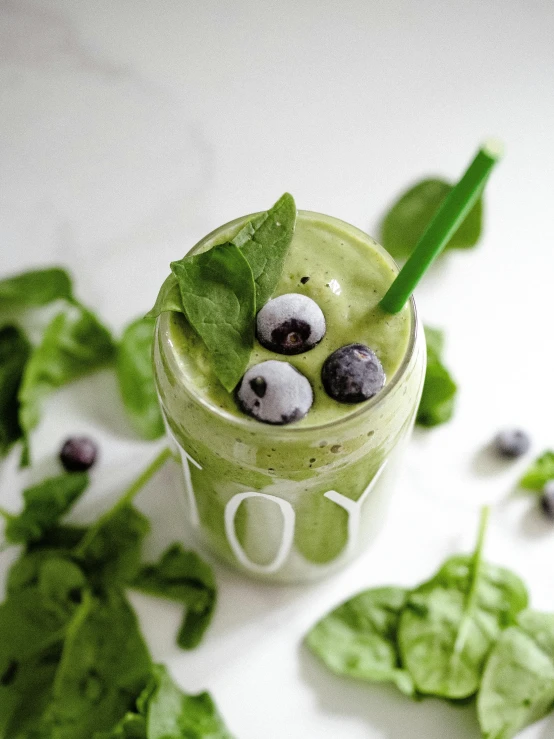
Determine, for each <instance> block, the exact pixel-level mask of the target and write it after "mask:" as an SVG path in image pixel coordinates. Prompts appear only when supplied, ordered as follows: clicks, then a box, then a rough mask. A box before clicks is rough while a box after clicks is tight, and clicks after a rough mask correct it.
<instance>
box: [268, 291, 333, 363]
mask: <svg viewBox="0 0 554 739" xmlns="http://www.w3.org/2000/svg"><path fill="white" fill-rule="evenodd" d="M325 329H326V326H325V317H324V315H323V311H322V310H321V308H320V307H319V305H318V304H317V303H316V302H315V301H314V300H312V299H311V298H309V297H308V296H307V295H301V294H300V293H287V294H286V295H280V296H279V297H278V298H273V300H270V301H268V302H267V303H266V304H265V305H264V307H263V308H262V309H261V310H260V312H259V313H258V317H257V319H256V334H257V337H258V341H259V342H260V344H262V346H265V348H266V349H270V350H271V351H273V352H277V353H278V354H301V353H302V352H305V351H308V349H313V347H314V346H315V345H316V344H318V343H319V342H320V341H321V339H322V338H323V337H324V336H325Z"/></svg>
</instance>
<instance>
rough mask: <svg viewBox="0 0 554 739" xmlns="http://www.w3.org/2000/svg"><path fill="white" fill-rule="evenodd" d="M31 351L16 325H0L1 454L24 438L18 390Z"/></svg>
mask: <svg viewBox="0 0 554 739" xmlns="http://www.w3.org/2000/svg"><path fill="white" fill-rule="evenodd" d="M1 284H2V283H0V286H1ZM30 352H31V346H30V344H29V342H28V341H27V339H26V337H25V335H24V334H23V333H22V332H21V331H20V330H19V329H18V328H17V327H16V326H4V327H3V328H0V456H2V455H3V454H6V452H7V451H8V450H9V448H10V447H11V445H12V444H13V443H14V442H16V441H17V440H18V439H20V438H21V427H20V426H19V401H18V399H17V393H18V391H19V386H20V384H21V379H22V377H23V370H24V369H25V364H26V363H27V360H28V358H29V354H30Z"/></svg>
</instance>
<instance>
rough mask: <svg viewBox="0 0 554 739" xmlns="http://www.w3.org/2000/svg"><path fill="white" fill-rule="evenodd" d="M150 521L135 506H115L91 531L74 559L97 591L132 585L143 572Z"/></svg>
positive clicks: (77, 549) (82, 541) (74, 551)
mask: <svg viewBox="0 0 554 739" xmlns="http://www.w3.org/2000/svg"><path fill="white" fill-rule="evenodd" d="M149 531H150V524H149V522H148V519H147V518H146V517H145V516H144V515H143V514H142V513H140V512H139V511H137V509H136V508H134V507H133V506H132V505H124V506H121V507H118V506H115V507H114V508H113V509H112V510H111V511H108V513H107V514H104V516H102V518H101V519H99V521H98V523H97V524H96V525H94V526H93V527H91V528H90V529H89V530H88V532H87V534H86V536H85V537H84V538H83V539H82V540H81V541H80V542H79V544H77V547H76V548H75V549H74V550H73V556H74V557H75V558H76V559H77V561H78V562H80V563H81V566H82V567H83V570H84V571H85V572H86V573H87V575H88V577H89V578H90V579H91V580H92V581H93V582H94V583H95V584H96V585H97V586H98V587H113V586H114V585H116V584H118V585H123V584H125V583H128V582H130V581H131V580H133V578H134V577H135V576H136V575H137V573H138V571H139V569H140V554H141V549H142V542H143V540H144V537H145V536H146V534H147V533H148V532H149Z"/></svg>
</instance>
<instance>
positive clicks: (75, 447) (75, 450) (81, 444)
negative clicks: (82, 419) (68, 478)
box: [60, 436, 98, 472]
mask: <svg viewBox="0 0 554 739" xmlns="http://www.w3.org/2000/svg"><path fill="white" fill-rule="evenodd" d="M97 454H98V447H97V446H96V444H95V443H94V441H92V439H89V438H88V437H86V436H74V437H72V438H71V439H68V440H67V441H66V442H65V443H64V445H63V446H62V448H61V451H60V461H61V463H62V465H63V467H64V469H65V470H67V472H86V470H88V469H90V468H91V467H92V465H93V464H94V463H95V461H96V455H97Z"/></svg>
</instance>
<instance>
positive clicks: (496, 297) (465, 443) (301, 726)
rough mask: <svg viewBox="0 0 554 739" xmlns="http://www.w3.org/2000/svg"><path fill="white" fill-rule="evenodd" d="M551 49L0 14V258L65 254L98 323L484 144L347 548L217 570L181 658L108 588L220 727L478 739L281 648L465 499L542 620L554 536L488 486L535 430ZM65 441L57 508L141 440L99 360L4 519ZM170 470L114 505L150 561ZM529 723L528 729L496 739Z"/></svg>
mask: <svg viewBox="0 0 554 739" xmlns="http://www.w3.org/2000/svg"><path fill="white" fill-rule="evenodd" d="M553 38H554V6H553V4H552V2H551V0H526V1H523V0H520V1H519V2H518V1H517V0H503V1H502V0H465V1H464V2H457V3H445V2H444V0H441V1H440V2H439V0H419V1H418V2H409V1H408V0H365V1H364V0H356V1H355V0H346V1H344V0H343V1H342V2H336V0H335V1H334V2H330V1H329V0H319V1H318V2H316V1H315V0H281V1H280V2H278V3H269V2H265V1H264V0H250V2H248V1H246V0H241V1H240V2H235V3H233V2H223V1H220V2H215V1H214V0H203V1H202V2H199V1H198V0H197V1H195V2H193V1H192V0H188V1H184V0H183V1H182V2H178V0H158V1H157V2H148V1H147V0H118V1H117V2H114V1H113V0H87V2H79V1H78V0H57V1H56V0H50V1H42V2H41V1H34V2H33V1H29V0H11V1H10V0H2V2H0V162H1V166H0V245H1V246H0V250H1V261H0V271H1V273H2V275H4V274H5V275H7V274H10V273H12V272H15V271H17V270H22V269H25V268H27V267H31V266H36V265H37V264H51V263H54V262H55V263H59V264H63V265H67V266H68V267H69V268H70V269H71V271H72V272H73V273H74V275H75V279H76V284H77V293H78V295H79V296H80V297H81V298H82V299H83V301H85V302H86V303H87V304H89V305H90V306H91V307H93V308H95V309H96V310H97V311H98V312H99V313H100V315H101V316H102V317H103V319H104V320H105V321H106V322H108V323H109V324H110V325H111V326H112V327H113V328H114V330H115V331H119V330H120V329H121V328H122V326H123V325H124V324H126V323H127V322H128V321H129V320H130V319H132V318H134V317H135V316H137V315H138V314H140V313H142V312H144V311H145V310H146V309H148V308H149V307H150V305H151V304H152V303H153V300H154V298H155V295H156V293H157V289H158V287H159V285H160V283H161V281H162V279H163V278H164V277H165V275H166V273H167V271H168V263H169V261H170V260H172V259H176V258H179V257H180V256H182V255H183V253H184V252H185V251H187V250H188V248H189V247H190V246H191V245H192V244H194V243H195V242H196V241H197V240H198V239H199V238H200V237H202V236H203V235H204V234H206V233H207V232H208V231H210V230H212V229H213V228H215V227H216V226H218V225H220V224H221V223H224V222H225V221H228V220H230V219H231V218H234V217H236V216H239V215H242V214H243V213H248V212H252V211H255V210H260V209H264V208H266V207H267V206H268V205H270V204H271V203H272V202H274V201H275V200H276V199H277V198H278V197H279V196H280V195H281V193H282V192H283V191H284V190H289V191H290V192H292V193H293V194H294V196H295V198H296V200H297V203H298V206H299V207H300V208H305V209H311V210H318V211H322V212H324V213H329V214H332V215H334V216H337V217H339V218H343V219H344V220H347V221H350V222H351V223H353V224H355V225H357V226H359V227H360V228H362V229H365V230H368V231H369V232H370V233H373V234H375V235H378V232H377V226H378V222H379V218H380V215H381V214H382V213H383V212H384V210H385V209H386V208H387V206H388V204H389V203H390V201H391V199H393V198H394V197H395V196H396V195H397V194H398V193H399V191H400V190H402V189H404V188H405V187H406V186H407V185H408V184H410V183H411V182H412V181H414V180H416V179H418V178H420V177H423V176H425V175H428V174H439V175H443V176H445V177H447V178H451V179H453V180H454V179H456V178H457V177H458V176H459V175H460V174H461V172H462V171H463V169H464V168H465V166H466V165H467V163H468V162H469V160H470V158H471V157H472V156H473V154H474V151H475V149H476V147H477V145H478V143H479V142H480V141H481V140H482V139H483V138H485V137H486V136H489V135H495V136H498V137H500V138H502V139H503V140H504V141H505V144H506V157H505V159H504V161H503V162H502V163H501V164H500V165H499V166H498V167H497V168H496V170H495V171H494V173H493V175H492V178H491V181H490V185H489V187H488V190H487V203H486V229H485V234H484V238H483V240H482V243H481V244H480V246H479V247H478V249H476V250H474V251H471V252H462V253H455V254H449V255H447V256H446V257H445V258H444V259H443V260H442V261H441V263H440V265H439V266H437V267H435V268H434V269H433V270H432V273H431V274H430V275H429V276H428V277H427V279H426V281H425V284H424V285H423V286H421V287H420V289H419V290H418V293H417V301H418V306H419V310H420V313H421V314H422V316H423V319H424V321H425V322H427V323H430V324H432V325H436V326H439V327H443V328H445V329H446V331H447V342H448V346H447V361H448V364H449V365H450V366H451V368H452V370H453V372H454V374H455V376H456V378H457V380H458V381H459V385H460V393H459V398H458V408H457V412H456V416H455V419H454V420H453V421H452V422H451V423H450V424H449V425H447V426H444V427H441V428H438V429H436V430H433V431H429V432H418V433H417V434H416V437H415V438H414V440H413V442H412V444H411V448H410V450H409V453H408V455H407V459H406V464H405V467H404V471H403V475H402V478H401V480H400V484H399V486H398V489H397V492H396V494H395V496H394V498H393V501H392V504H391V511H390V515H389V518H388V520H387V524H386V527H385V529H384V530H383V532H382V533H381V535H380V537H379V538H378V540H377V541H376V543H375V544H374V545H373V546H372V547H371V549H370V550H369V551H368V552H367V555H365V556H364V557H363V558H362V559H361V560H359V561H358V562H357V563H355V564H354V565H352V566H351V567H350V568H349V569H347V570H346V571H344V572H343V573H341V574H340V575H338V576H336V577H334V578H333V579H331V580H329V581H327V582H324V583H320V584H318V585H316V586H312V587H301V588H276V587H269V586H262V585H259V584H255V583H251V582H248V581H246V580H244V579H242V578H241V577H239V576H238V575H235V574H233V573H232V572H230V571H228V570H226V569H225V568H224V567H221V566H220V565H216V570H217V575H218V581H219V584H220V602H219V608H218V611H217V614H216V617H215V620H214V624H213V626H212V628H211V629H210V631H209V633H208V635H207V637H206V640H205V642H204V643H203V645H202V646H201V647H200V648H199V649H198V650H197V651H195V652H192V653H183V652H180V651H178V649H177V648H176V647H175V646H174V635H175V631H176V629H177V625H178V622H179V618H180V609H178V608H174V607H172V606H170V605H167V604H163V603H160V602H158V601H155V600H151V599H147V598H138V597H133V602H135V603H136V604H137V605H138V607H139V611H140V616H141V621H142V623H143V626H144V628H145V631H146V633H147V635H148V637H149V643H150V645H151V648H152V650H153V654H154V656H155V658H156V659H158V660H163V661H165V662H167V663H168V664H169V666H170V668H171V670H172V672H173V674H174V675H175V676H176V678H177V679H178V680H179V682H180V684H181V685H182V686H183V687H184V688H186V689H188V690H191V691H197V690H199V689H201V688H207V689H209V690H210V691H212V692H213V694H214V696H215V697H216V700H217V702H218V704H219V706H220V708H221V711H222V713H223V714H224V716H225V718H226V720H227V722H228V724H229V726H230V728H231V729H232V730H233V731H234V733H236V735H237V737H238V739H282V738H283V737H287V739H307V738H310V739H311V738H314V739H316V738H319V737H341V738H342V737H346V738H347V739H362V738H366V739H367V738H371V739H377V738H378V737H379V738H381V737H387V739H405V738H406V737H421V738H422V739H445V737H446V738H447V739H462V737H463V738H464V739H471V737H476V738H477V737H478V728H477V723H476V719H475V716H474V711H473V709H471V708H466V709H461V708H452V707H450V706H447V705H445V704H442V703H439V702H437V701H434V700H427V701H425V702H423V703H411V702H410V701H408V700H407V699H405V698H404V697H402V696H400V695H398V694H397V693H396V692H395V690H394V689H393V688H389V687H386V686H382V687H379V686H367V685H364V684H358V683H354V682H349V681H345V680H341V679H339V678H335V677H333V676H331V675H329V674H327V673H326V671H325V670H324V669H323V668H322V667H320V665H319V664H318V663H316V662H315V660H314V659H313V658H311V656H310V655H308V654H307V653H306V652H305V651H304V650H303V649H302V648H301V646H300V642H301V639H302V636H303V634H304V633H305V632H306V630H307V629H308V628H309V626H310V625H311V624H312V623H313V622H314V621H315V620H316V619H317V618H318V617H319V616H320V615H321V614H323V613H324V612H325V611H326V610H327V609H329V608H330V607H331V606H333V605H335V604H336V603H337V602H338V601H339V600H341V599H343V598H345V597H347V596H348V595H350V594H352V593H353V592H355V591H357V590H360V589H362V588H364V587H367V586H369V585H374V584H375V585H377V584H385V583H392V584H403V585H412V584H415V583H417V582H419V581H420V580H422V579H424V578H426V577H427V576H428V575H429V574H430V573H431V572H432V571H433V570H434V569H435V568H436V567H437V566H438V565H439V563H440V562H441V561H442V559H443V558H444V557H445V556H446V555H448V554H450V553H452V552H455V551H459V550H460V549H461V550H463V549H467V548H469V547H471V546H472V543H473V539H474V536H475V530H476V526H477V517H478V510H479V506H480V505H482V504H483V503H485V502H490V503H492V504H493V505H494V510H493V517H492V522H491V530H490V534H489V537H488V542H487V557H488V558H489V559H491V560H492V561H496V562H498V563H502V564H505V565H507V566H509V567H512V568H513V569H515V570H516V571H517V572H518V573H519V574H521V575H522V576H523V578H524V579H525V580H526V582H528V584H529V587H530V591H531V594H532V601H533V604H534V605H535V606H536V607H537V608H542V609H548V610H554V587H553V585H554V574H553V570H554V524H552V523H548V522H547V521H545V519H544V518H543V517H542V516H541V514H540V512H539V511H538V507H537V504H536V499H535V498H533V496H528V495H522V494H521V493H519V494H518V493H517V492H515V491H514V486H515V482H516V480H517V478H518V476H519V475H520V473H521V471H522V469H524V468H525V466H526V465H527V463H528V462H529V460H530V458H531V457H532V454H536V453H539V452H540V451H542V450H543V448H545V447H547V446H549V445H550V446H552V445H553V444H554V432H553V418H552V417H553V415H554V403H553V397H554V394H553V382H554V381H553V371H552V370H553V364H552V355H553V352H552V345H553V338H552V337H553V328H552V327H553V325H554V323H553V297H552V296H553V289H552V285H553V281H554V241H553V236H552V232H553V228H552V197H553V191H552V175H553V172H554V94H553V86H552V81H553V78H554V74H553V73H554V44H553V41H552V39H553ZM514 424H516V425H521V426H522V427H523V428H526V429H528V430H529V432H530V433H531V434H532V436H533V450H532V454H531V455H529V457H528V458H526V459H524V460H522V461H518V462H515V463H513V462H512V463H505V462H502V463H501V462H498V461H497V460H495V458H494V457H493V456H491V454H490V452H489V451H488V450H487V449H486V446H487V444H488V442H489V441H490V439H491V437H492V436H493V435H494V434H495V432H496V431H497V430H498V429H499V428H500V427H504V426H511V425H514ZM85 431H86V432H91V433H93V434H94V435H95V437H97V438H99V439H100V440H101V442H102V456H101V461H100V463H99V465H98V467H97V469H96V471H95V478H94V485H93V489H92V491H91V494H90V496H89V497H88V500H85V501H84V502H83V503H82V504H80V506H79V508H78V510H77V515H78V516H79V517H80V518H82V519H87V517H88V518H90V516H91V515H93V514H95V513H96V512H97V510H99V508H100V507H101V506H102V507H105V506H106V505H108V504H109V502H110V501H111V499H112V497H113V495H115V494H116V493H117V491H118V490H121V488H122V486H123V485H124V483H125V481H126V480H128V479H130V478H131V477H132V476H133V475H134V474H136V472H137V471H138V470H139V468H140V466H141V465H143V464H145V463H146V462H147V461H148V459H149V458H150V457H153V456H154V454H155V452H156V449H157V446H156V445H155V444H154V445H149V444H145V443H142V442H140V441H137V440H136V438H134V437H133V433H132V431H131V430H130V428H129V427H128V425H127V423H126V421H125V420H124V418H123V413H122V410H121V405H120V401H119V399H118V396H117V392H116V388H115V383H114V378H113V375H112V374H111V373H110V372H109V371H105V372H102V373H100V374H98V375H96V376H95V377H93V378H90V379H87V380H85V381H82V382H79V383H77V384H75V385H74V386H72V387H70V388H68V389H66V390H63V391H62V392H60V393H59V394H58V395H57V396H56V397H55V398H54V399H52V400H51V401H50V402H48V403H47V405H46V409H45V420H44V422H43V423H42V425H41V426H40V428H39V429H38V431H37V433H36V435H35V436H34V437H33V452H34V457H35V460H36V467H35V469H34V470H32V471H31V472H30V473H27V474H26V475H21V474H18V473H16V467H17V454H18V450H16V451H14V454H13V455H12V456H11V457H10V458H9V460H8V461H7V462H5V463H4V464H3V466H1V467H0V498H1V502H2V504H3V505H5V506H7V507H11V508H12V509H16V508H17V506H19V505H20V490H21V488H22V487H23V485H24V484H25V483H26V482H27V481H28V480H29V479H37V478H40V477H41V476H42V475H43V474H46V473H47V472H53V471H54V470H55V469H56V465H55V462H54V456H55V453H56V452H57V450H58V447H59V445H60V443H61V441H62V440H63V439H64V438H65V437H66V436H67V435H68V434H71V433H74V432H85ZM176 480H177V469H176V468H173V467H168V468H167V469H166V470H164V472H163V473H161V474H160V475H159V476H158V477H157V478H156V479H155V481H153V483H152V484H151V485H150V486H149V487H148V489H147V490H145V491H144V493H143V494H141V496H140V498H139V500H138V502H139V504H140V505H141V507H142V508H143V509H144V510H146V511H148V512H149V513H150V514H151V515H152V517H153V527H154V531H153V535H152V537H151V539H150V540H149V543H148V553H149V554H150V555H152V556H154V555H157V553H158V552H159V551H160V550H161V549H162V547H164V546H165V545H166V544H167V543H168V542H169V541H171V540H172V539H174V538H176V537H181V538H182V537H183V533H182V531H183V517H182V511H181V508H180V505H179V501H178V492H177V490H178V488H177V483H176ZM11 556H12V555H10V554H9V553H4V554H2V555H0V571H1V572H2V573H5V571H6V569H7V566H8V563H9V561H10V557H11ZM553 734H554V718H551V719H549V720H547V721H546V722H543V723H542V724H539V725H537V726H535V727H533V728H532V729H530V730H528V731H527V732H525V733H523V734H522V735H521V736H522V737H525V739H538V738H539V737H540V738H541V739H546V737H549V736H552V735H553Z"/></svg>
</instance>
